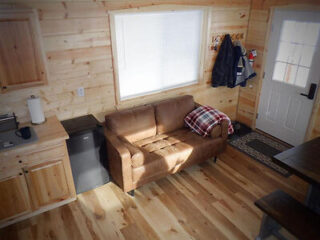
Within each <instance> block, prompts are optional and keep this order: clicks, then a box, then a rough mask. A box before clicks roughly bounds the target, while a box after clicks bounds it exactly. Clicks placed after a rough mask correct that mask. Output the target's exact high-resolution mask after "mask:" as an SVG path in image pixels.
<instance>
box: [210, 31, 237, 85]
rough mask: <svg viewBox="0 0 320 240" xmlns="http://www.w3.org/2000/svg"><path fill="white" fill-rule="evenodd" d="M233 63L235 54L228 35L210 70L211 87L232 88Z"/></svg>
mask: <svg viewBox="0 0 320 240" xmlns="http://www.w3.org/2000/svg"><path fill="white" fill-rule="evenodd" d="M234 61H235V53H234V48H233V44H232V41H231V37H230V35H229V34H226V35H225V37H224V39H223V42H222V43H221V46H220V50H219V53H218V56H217V59H216V62H215V64H214V67H213V70H212V82H211V85H212V87H219V86H228V87H233V84H234V78H235V76H234V74H235V72H234Z"/></svg>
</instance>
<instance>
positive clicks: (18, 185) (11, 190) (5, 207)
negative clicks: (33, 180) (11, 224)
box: [0, 173, 31, 221]
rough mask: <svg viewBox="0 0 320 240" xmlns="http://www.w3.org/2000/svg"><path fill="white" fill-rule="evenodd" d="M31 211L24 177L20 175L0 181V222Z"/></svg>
mask: <svg viewBox="0 0 320 240" xmlns="http://www.w3.org/2000/svg"><path fill="white" fill-rule="evenodd" d="M30 211H31V207H30V200H29V195H28V190H27V184H26V180H25V177H24V175H23V174H22V173H18V174H17V175H15V176H12V177H8V178H5V179H2V180H0V221H1V220H3V219H6V218H9V217H14V216H19V215H22V214H25V213H27V212H30Z"/></svg>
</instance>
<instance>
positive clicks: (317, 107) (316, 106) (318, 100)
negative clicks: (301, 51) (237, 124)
mask: <svg viewBox="0 0 320 240" xmlns="http://www.w3.org/2000/svg"><path fill="white" fill-rule="evenodd" d="M275 9H287V10H302V11H303V10H307V11H320V6H314V5H306V4H303V5H299V4H298V5H287V6H273V7H270V11H269V18H268V23H267V34H266V40H265V43H264V49H263V58H262V63H261V71H260V73H259V75H258V77H259V78H258V90H257V94H256V102H255V106H254V115H253V116H257V114H258V110H259V103H260V97H261V90H262V82H263V80H264V72H265V68H266V63H267V54H268V49H269V40H270V34H271V28H272V20H273V16H274V11H275ZM248 31H249V30H248ZM317 111H320V82H319V84H318V89H317V92H316V97H315V100H314V101H313V106H312V112H311V115H310V118H309V123H308V126H307V130H306V133H305V136H304V141H308V140H310V139H311V137H312V130H313V127H314V125H315V121H316V118H317ZM256 121H257V118H256V117H254V118H253V121H252V126H251V127H252V129H256Z"/></svg>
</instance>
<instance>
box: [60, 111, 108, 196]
mask: <svg viewBox="0 0 320 240" xmlns="http://www.w3.org/2000/svg"><path fill="white" fill-rule="evenodd" d="M61 123H62V125H63V127H64V128H65V130H66V131H67V133H68V134H69V139H68V140H67V147H68V152H69V158H70V163H71V169H72V175H73V179H74V184H75V187H76V191H77V194H79V193H82V192H86V191H89V190H91V189H94V188H96V187H99V186H101V185H104V184H106V183H107V182H109V180H110V178H109V174H108V163H107V153H106V142H105V137H104V132H103V127H102V125H100V123H99V122H98V121H97V119H95V117H94V116H93V115H87V116H83V117H78V118H73V119H69V120H65V121H62V122H61Z"/></svg>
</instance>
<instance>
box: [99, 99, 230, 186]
mask: <svg viewBox="0 0 320 240" xmlns="http://www.w3.org/2000/svg"><path fill="white" fill-rule="evenodd" d="M197 106H198V104H196V103H195V102H194V100H193V97H192V96H189V95H185V96H182V97H177V98H173V99H168V100H164V101H160V102H156V103H152V104H147V105H143V106H139V107H135V108H130V109H126V110H122V111H117V112H114V113H111V114H109V115H107V116H106V117H105V120H106V126H105V135H106V139H107V151H108V161H109V169H110V173H111V176H112V178H113V180H114V181H115V182H116V183H117V184H118V185H119V186H120V187H121V188H122V189H123V191H125V192H129V191H131V190H134V189H136V188H137V187H139V186H141V185H143V184H145V183H147V182H150V181H154V180H156V179H159V178H161V177H163V176H165V175H167V174H171V173H175V172H177V171H179V170H181V169H183V168H185V167H188V166H190V165H193V164H196V163H199V162H202V161H205V160H207V159H209V158H212V157H216V156H217V155H218V154H219V153H220V152H222V151H223V150H224V148H225V145H226V139H227V135H228V133H227V131H228V123H227V121H224V122H222V123H221V126H220V125H218V126H216V127H215V128H214V129H213V130H212V132H211V137H206V138H203V137H201V136H199V135H197V134H196V133H194V132H192V131H191V130H190V129H188V128H186V127H184V117H185V116H186V115H187V114H188V113H189V112H191V111H192V110H193V109H195V108H196V107H197Z"/></svg>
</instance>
